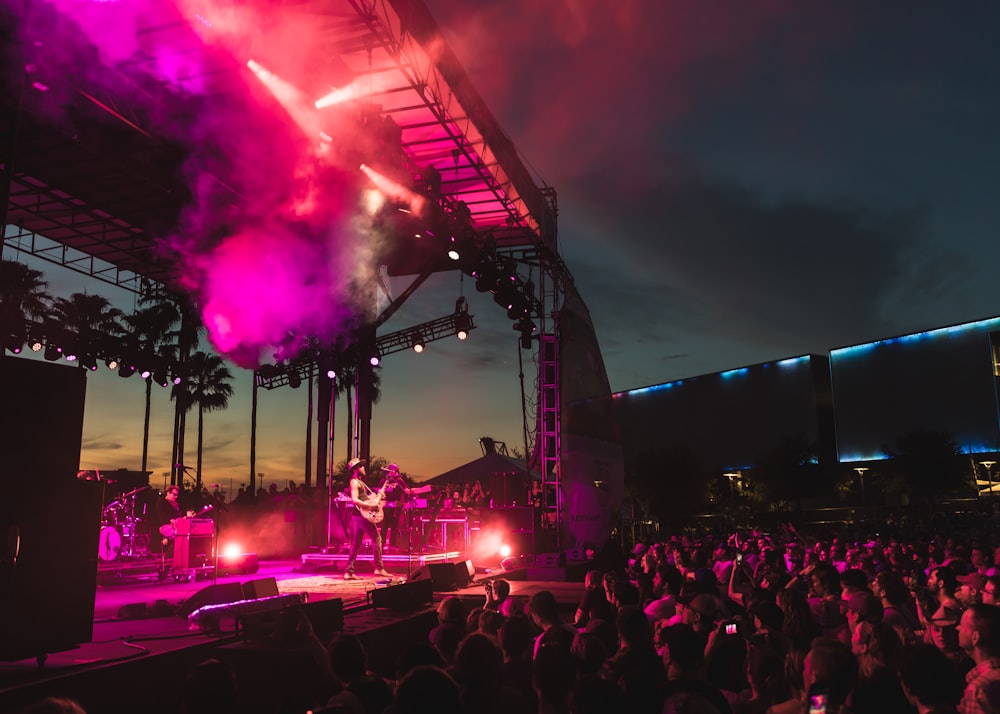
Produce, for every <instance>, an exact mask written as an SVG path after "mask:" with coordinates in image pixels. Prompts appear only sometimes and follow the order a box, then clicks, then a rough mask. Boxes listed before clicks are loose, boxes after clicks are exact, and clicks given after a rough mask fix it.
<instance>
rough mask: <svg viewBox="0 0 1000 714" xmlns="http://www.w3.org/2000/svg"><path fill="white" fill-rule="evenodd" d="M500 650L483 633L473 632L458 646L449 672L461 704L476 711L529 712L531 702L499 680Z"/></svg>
mask: <svg viewBox="0 0 1000 714" xmlns="http://www.w3.org/2000/svg"><path fill="white" fill-rule="evenodd" d="M502 668H503V652H502V651H501V650H500V646H499V645H498V644H497V643H496V642H495V641H493V640H492V639H490V638H489V637H487V636H486V635H484V634H482V633H479V632H473V633H472V634H470V635H467V636H466V637H465V639H463V640H462V642H461V644H459V646H458V651H457V652H456V654H455V667H454V669H453V674H454V677H455V681H456V682H458V687H459V696H460V698H461V701H462V706H463V708H464V709H465V711H467V712H477V713H480V714H518V713H521V714H531V712H532V711H533V710H532V702H530V701H528V700H526V699H525V698H524V697H522V696H521V694H520V693H519V692H518V691H517V690H516V689H514V688H513V687H509V686H507V685H506V684H504V682H503V676H502V675H503V672H502Z"/></svg>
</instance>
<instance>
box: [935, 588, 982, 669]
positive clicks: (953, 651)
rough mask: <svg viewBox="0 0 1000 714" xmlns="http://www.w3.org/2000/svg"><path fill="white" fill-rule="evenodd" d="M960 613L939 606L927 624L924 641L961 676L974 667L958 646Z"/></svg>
mask: <svg viewBox="0 0 1000 714" xmlns="http://www.w3.org/2000/svg"><path fill="white" fill-rule="evenodd" d="M961 617H962V613H961V612H959V611H957V610H953V609H952V608H950V607H949V606H947V605H941V606H940V607H939V608H938V609H937V610H935V611H934V613H933V614H932V615H931V617H930V619H929V620H928V622H927V631H926V633H925V635H924V641H925V642H928V643H929V644H932V645H934V646H935V647H937V648H938V649H939V650H941V652H942V653H943V654H944V655H945V657H947V658H948V661H949V662H951V663H952V666H954V667H955V669H956V670H957V671H959V672H960V673H961V674H962V675H963V676H964V675H965V673H966V672H968V671H969V670H970V669H972V667H973V666H974V663H973V661H972V660H971V659H970V658H969V656H968V655H967V654H966V653H965V652H964V651H963V650H962V648H961V647H960V646H959V644H958V623H959V620H960V619H961Z"/></svg>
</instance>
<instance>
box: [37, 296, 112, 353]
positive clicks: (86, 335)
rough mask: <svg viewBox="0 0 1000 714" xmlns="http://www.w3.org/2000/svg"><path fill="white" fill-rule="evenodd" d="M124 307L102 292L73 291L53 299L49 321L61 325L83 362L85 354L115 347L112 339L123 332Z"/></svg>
mask: <svg viewBox="0 0 1000 714" xmlns="http://www.w3.org/2000/svg"><path fill="white" fill-rule="evenodd" d="M121 319H122V311H121V310H119V309H118V308H116V307H112V306H111V303H110V302H109V301H108V299H107V298H105V297H103V296H101V295H89V294H87V293H73V294H72V295H70V296H69V297H68V298H61V297H60V298H56V299H55V300H53V302H52V312H51V317H50V319H49V322H50V324H52V323H55V324H58V325H59V326H60V328H61V329H62V331H63V334H64V335H65V336H66V338H67V339H68V340H69V341H70V342H72V343H74V344H73V346H74V347H75V348H76V350H77V353H78V354H77V356H78V357H80V358H81V359H80V365H81V366H83V359H82V357H83V355H84V354H89V355H91V356H92V357H94V356H95V355H98V354H105V353H108V352H109V351H111V350H112V344H114V343H113V342H112V340H113V339H114V336H115V335H118V334H120V333H121V329H122V326H121V322H120V320H121Z"/></svg>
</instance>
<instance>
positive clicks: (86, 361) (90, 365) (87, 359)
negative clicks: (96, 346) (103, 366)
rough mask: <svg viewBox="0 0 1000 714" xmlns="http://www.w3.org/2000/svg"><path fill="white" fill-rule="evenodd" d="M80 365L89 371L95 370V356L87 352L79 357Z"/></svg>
mask: <svg viewBox="0 0 1000 714" xmlns="http://www.w3.org/2000/svg"><path fill="white" fill-rule="evenodd" d="M80 366H81V367H83V368H84V369H89V370H90V371H91V372H96V371H97V357H95V356H94V355H92V354H91V353H89V352H87V353H85V354H84V355H83V356H82V357H81V358H80Z"/></svg>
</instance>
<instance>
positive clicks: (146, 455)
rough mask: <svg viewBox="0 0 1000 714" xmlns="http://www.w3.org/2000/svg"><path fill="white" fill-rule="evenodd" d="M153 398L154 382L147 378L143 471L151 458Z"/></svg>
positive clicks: (143, 426)
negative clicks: (150, 416)
mask: <svg viewBox="0 0 1000 714" xmlns="http://www.w3.org/2000/svg"><path fill="white" fill-rule="evenodd" d="M152 400H153V382H152V381H151V380H148V379H147V380H146V415H145V419H144V420H143V422H142V472H143V473H146V463H147V461H148V458H149V408H150V402H152Z"/></svg>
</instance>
